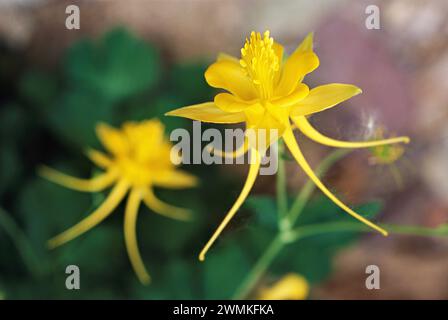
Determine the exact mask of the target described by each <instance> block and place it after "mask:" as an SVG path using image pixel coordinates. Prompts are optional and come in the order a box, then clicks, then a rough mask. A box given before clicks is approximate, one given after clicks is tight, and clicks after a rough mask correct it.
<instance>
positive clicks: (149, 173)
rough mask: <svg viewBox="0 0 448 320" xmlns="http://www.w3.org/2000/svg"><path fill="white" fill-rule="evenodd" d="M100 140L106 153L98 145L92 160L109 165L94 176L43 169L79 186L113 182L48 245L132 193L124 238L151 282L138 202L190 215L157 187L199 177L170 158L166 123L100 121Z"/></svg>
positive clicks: (95, 220) (89, 188)
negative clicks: (99, 199)
mask: <svg viewBox="0 0 448 320" xmlns="http://www.w3.org/2000/svg"><path fill="white" fill-rule="evenodd" d="M96 132H97V136H98V138H99V140H100V141H101V143H102V144H103V146H104V147H105V149H106V150H107V151H108V152H110V154H111V156H108V155H106V154H104V153H102V152H100V151H97V150H92V149H91V150H88V152H87V155H88V157H89V158H90V160H92V162H93V163H94V164H96V165H97V166H98V167H100V168H102V169H104V170H105V172H104V173H102V174H100V175H98V176H96V177H93V178H91V179H78V178H74V177H71V176H68V175H65V174H63V173H60V172H58V171H56V170H54V169H51V168H48V167H45V166H43V167H41V168H40V170H39V173H40V175H41V176H43V177H45V178H46V179H48V180H50V181H52V182H55V183H58V184H60V185H63V186H65V187H67V188H71V189H74V190H78V191H86V192H98V191H102V190H104V189H105V188H107V187H109V186H112V185H114V186H113V188H112V191H111V192H110V193H109V195H108V196H107V198H106V200H105V201H104V202H103V203H102V204H101V205H100V206H99V207H98V208H97V209H96V210H95V211H94V212H93V213H91V214H90V215H89V216H87V217H86V218H84V219H83V220H82V221H80V222H79V223H78V224H76V225H74V226H73V227H71V228H69V229H68V230H66V231H64V232H63V233H61V234H59V235H57V236H56V237H54V238H52V239H50V240H49V241H48V245H49V247H50V248H54V247H57V246H60V245H62V244H64V243H66V242H68V241H70V240H72V239H74V238H76V237H78V236H79V235H81V234H83V233H84V232H86V231H88V230H90V229H91V228H93V227H95V226H96V225H98V224H99V223H100V222H102V221H103V220H104V219H105V218H106V217H107V216H108V215H109V214H110V213H111V212H112V211H113V210H114V209H115V208H116V207H117V206H118V205H119V204H120V202H121V201H122V200H123V199H124V197H125V196H126V194H127V193H128V192H129V197H128V200H127V204H126V209H125V215H124V237H125V243H126V248H127V251H128V255H129V259H130V261H131V264H132V267H133V268H134V271H135V273H136V275H137V277H138V278H139V280H140V281H141V282H142V283H144V284H147V283H149V280H150V276H149V274H148V272H147V271H146V268H145V266H144V264H143V261H142V258H141V256H140V253H139V250H138V245H137V235H136V222H137V213H138V209H139V205H140V202H141V201H143V202H144V203H145V204H146V206H147V207H148V208H150V209H151V210H152V211H154V212H156V213H159V214H162V215H165V216H168V217H170V218H174V219H180V220H186V219H189V217H190V212H189V211H188V210H186V209H182V208H177V207H174V206H171V205H169V204H166V203H164V202H162V201H161V200H159V199H158V198H157V197H156V196H155V194H154V190H153V187H163V188H170V189H172V188H186V187H193V186H195V185H196V184H197V179H196V178H195V177H194V176H192V175H190V174H188V173H186V172H184V171H181V170H178V169H176V167H175V166H174V164H173V163H172V162H171V160H170V150H171V144H170V143H169V142H168V141H167V140H166V138H165V137H164V135H163V133H164V127H163V124H162V123H161V122H160V121H159V120H155V119H153V120H146V121H142V122H139V123H135V122H127V123H125V124H124V125H123V126H122V129H121V130H118V129H115V128H112V127H110V126H108V125H106V124H98V125H97V127H96Z"/></svg>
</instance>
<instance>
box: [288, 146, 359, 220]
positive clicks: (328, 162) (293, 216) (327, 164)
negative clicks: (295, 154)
mask: <svg viewBox="0 0 448 320" xmlns="http://www.w3.org/2000/svg"><path fill="white" fill-rule="evenodd" d="M350 151H351V150H348V149H338V150H336V151H334V152H332V153H330V154H329V155H328V156H327V157H326V158H325V159H324V160H322V162H321V163H320V164H319V166H318V167H317V168H316V170H315V173H316V175H317V176H318V177H319V178H320V177H321V176H323V175H324V174H325V173H326V172H327V171H328V169H330V168H331V166H332V165H333V164H334V163H335V162H337V161H338V160H340V159H341V158H343V157H344V156H345V155H347V154H348V153H349V152H350ZM315 188H316V185H315V184H314V182H312V181H311V180H308V181H307V182H306V183H305V185H304V186H303V188H302V189H301V190H300V192H299V194H298V195H297V197H296V199H295V200H294V203H293V204H292V207H291V210H290V211H289V214H288V223H289V225H290V226H293V225H294V224H295V223H296V221H297V218H298V217H299V216H300V214H301V213H302V211H303V209H304V208H305V205H306V203H307V202H308V200H309V198H310V197H311V194H312V193H313V191H314V189H315Z"/></svg>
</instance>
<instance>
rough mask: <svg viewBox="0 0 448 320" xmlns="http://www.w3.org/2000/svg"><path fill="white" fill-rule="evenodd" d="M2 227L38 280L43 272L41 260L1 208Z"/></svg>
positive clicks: (0, 223) (0, 222)
mask: <svg viewBox="0 0 448 320" xmlns="http://www.w3.org/2000/svg"><path fill="white" fill-rule="evenodd" d="M0 226H1V227H3V230H4V231H5V232H6V234H8V235H9V237H10V238H11V240H12V242H13V243H14V245H15V247H16V248H17V250H18V252H19V254H20V256H21V257H22V259H23V262H24V263H25V266H26V267H27V269H28V271H29V272H30V273H31V274H32V275H33V277H35V278H37V277H38V276H39V275H40V274H41V270H42V269H41V267H40V265H39V259H38V258H37V256H36V255H35V254H34V251H33V248H32V246H31V244H30V242H29V240H28V238H27V237H26V235H25V234H24V233H23V231H22V230H21V229H20V228H19V226H18V225H17V224H16V223H15V221H14V220H13V219H12V218H11V215H10V214H9V213H8V212H6V210H4V209H3V208H1V207H0Z"/></svg>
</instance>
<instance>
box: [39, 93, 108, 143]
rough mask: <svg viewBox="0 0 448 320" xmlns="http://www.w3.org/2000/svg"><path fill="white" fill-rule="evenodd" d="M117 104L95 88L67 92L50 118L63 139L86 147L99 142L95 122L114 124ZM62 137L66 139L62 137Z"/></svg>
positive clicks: (51, 123) (57, 103)
mask: <svg viewBox="0 0 448 320" xmlns="http://www.w3.org/2000/svg"><path fill="white" fill-rule="evenodd" d="M113 111H114V110H113V105H111V104H110V103H109V102H107V101H106V100H104V99H102V98H101V97H99V96H98V95H97V94H95V93H93V92H85V91H79V90H73V91H68V92H66V93H64V94H63V95H62V96H61V98H60V100H59V101H57V102H56V105H55V108H54V110H53V112H52V113H51V114H50V115H49V118H48V121H49V123H50V125H51V126H52V128H53V129H54V130H55V131H56V133H57V134H59V135H60V136H59V139H60V140H61V141H67V140H68V141H70V142H71V143H73V144H75V145H77V146H80V147H82V148H85V147H87V146H92V147H94V146H97V145H98V140H97V138H96V134H95V126H96V124H97V123H98V122H100V121H103V122H106V123H109V124H113V123H112V122H113V121H112V120H113ZM61 138H62V139H61Z"/></svg>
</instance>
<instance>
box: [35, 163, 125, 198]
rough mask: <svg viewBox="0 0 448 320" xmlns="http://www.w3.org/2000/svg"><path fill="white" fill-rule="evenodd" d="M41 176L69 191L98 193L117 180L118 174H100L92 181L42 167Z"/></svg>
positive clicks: (40, 169) (110, 172)
mask: <svg viewBox="0 0 448 320" xmlns="http://www.w3.org/2000/svg"><path fill="white" fill-rule="evenodd" d="M39 174H40V175H41V176H42V177H44V178H45V179H47V180H50V181H51V182H54V183H56V184H59V185H61V186H64V187H66V188H69V189H73V190H77V191H84V192H97V191H101V190H104V189H105V188H107V187H109V186H110V185H111V184H112V183H113V182H114V181H115V180H116V179H117V174H116V172H113V171H107V172H106V173H103V174H100V175H99V176H96V177H93V178H91V179H79V178H75V177H72V176H69V175H67V174H65V173H62V172H59V171H57V170H54V169H52V168H50V167H47V166H42V167H40V168H39Z"/></svg>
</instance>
